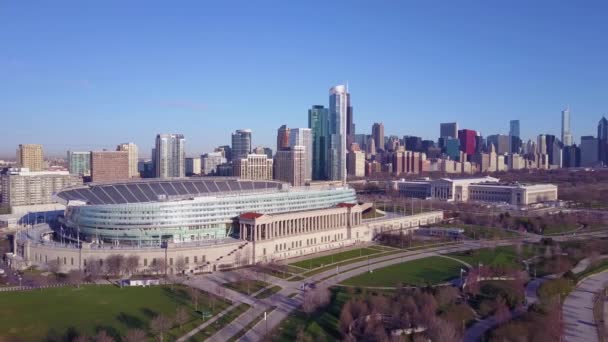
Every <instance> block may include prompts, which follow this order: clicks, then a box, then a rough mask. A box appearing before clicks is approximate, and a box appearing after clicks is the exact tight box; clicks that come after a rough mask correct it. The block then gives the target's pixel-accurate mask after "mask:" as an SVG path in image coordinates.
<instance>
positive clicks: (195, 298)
mask: <svg viewBox="0 0 608 342" xmlns="http://www.w3.org/2000/svg"><path fill="white" fill-rule="evenodd" d="M188 295H189V296H190V300H192V304H193V305H194V311H198V302H199V300H200V299H201V291H199V290H198V289H197V288H195V287H189V288H188Z"/></svg>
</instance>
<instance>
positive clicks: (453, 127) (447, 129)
mask: <svg viewBox="0 0 608 342" xmlns="http://www.w3.org/2000/svg"><path fill="white" fill-rule="evenodd" d="M439 137H440V138H458V123H457V122H446V123H442V124H439Z"/></svg>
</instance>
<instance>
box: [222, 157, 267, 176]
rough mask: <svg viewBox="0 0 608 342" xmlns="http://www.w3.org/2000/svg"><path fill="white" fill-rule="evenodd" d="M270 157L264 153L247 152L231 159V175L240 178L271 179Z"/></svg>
mask: <svg viewBox="0 0 608 342" xmlns="http://www.w3.org/2000/svg"><path fill="white" fill-rule="evenodd" d="M272 164H273V161H272V159H270V158H268V156H266V155H265V154H248V155H247V156H246V157H245V158H243V159H237V160H234V161H233V164H232V169H233V175H234V176H235V177H239V178H241V179H252V180H272Z"/></svg>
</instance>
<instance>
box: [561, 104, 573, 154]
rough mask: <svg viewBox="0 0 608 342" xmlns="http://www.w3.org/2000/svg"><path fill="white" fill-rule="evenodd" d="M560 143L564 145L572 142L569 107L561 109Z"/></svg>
mask: <svg viewBox="0 0 608 342" xmlns="http://www.w3.org/2000/svg"><path fill="white" fill-rule="evenodd" d="M562 143H563V144H564V146H570V145H572V144H574V141H573V138H572V131H571V130H570V108H566V109H564V110H562Z"/></svg>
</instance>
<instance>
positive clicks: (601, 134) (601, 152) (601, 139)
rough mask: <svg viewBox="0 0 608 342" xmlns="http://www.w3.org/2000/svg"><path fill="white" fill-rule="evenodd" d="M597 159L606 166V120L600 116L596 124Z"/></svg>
mask: <svg viewBox="0 0 608 342" xmlns="http://www.w3.org/2000/svg"><path fill="white" fill-rule="evenodd" d="M597 140H598V145H599V146H598V159H599V160H600V161H601V162H602V163H603V164H604V166H608V120H607V119H606V117H602V119H601V120H600V122H599V123H598V124H597Z"/></svg>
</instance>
